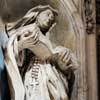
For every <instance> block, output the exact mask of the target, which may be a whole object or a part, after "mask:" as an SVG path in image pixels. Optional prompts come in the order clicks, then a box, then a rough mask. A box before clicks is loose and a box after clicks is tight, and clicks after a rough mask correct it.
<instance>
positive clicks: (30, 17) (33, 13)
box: [9, 5, 58, 30]
mask: <svg viewBox="0 0 100 100" xmlns="http://www.w3.org/2000/svg"><path fill="white" fill-rule="evenodd" d="M47 9H50V10H51V11H52V12H53V14H54V15H55V16H57V15H58V11H57V10H55V9H54V8H52V7H51V6H49V5H46V6H42V5H39V6H36V7H34V8H32V9H30V10H29V11H28V12H27V13H26V14H25V16H24V17H23V18H21V19H20V20H19V21H18V22H17V23H16V24H15V25H14V26H13V27H12V28H11V29H9V30H12V29H17V28H19V27H21V26H25V25H28V24H30V23H33V22H34V21H35V20H36V18H37V16H38V15H39V14H40V13H41V12H43V11H45V10H47Z"/></svg>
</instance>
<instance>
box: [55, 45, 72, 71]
mask: <svg viewBox="0 0 100 100" xmlns="http://www.w3.org/2000/svg"><path fill="white" fill-rule="evenodd" d="M56 52H57V54H58V56H57V63H58V65H59V68H60V69H61V70H62V71H66V70H67V69H69V68H70V69H71V68H72V66H73V64H72V59H71V58H72V57H71V52H70V50H69V49H67V48H65V47H61V46H60V47H58V48H56Z"/></svg>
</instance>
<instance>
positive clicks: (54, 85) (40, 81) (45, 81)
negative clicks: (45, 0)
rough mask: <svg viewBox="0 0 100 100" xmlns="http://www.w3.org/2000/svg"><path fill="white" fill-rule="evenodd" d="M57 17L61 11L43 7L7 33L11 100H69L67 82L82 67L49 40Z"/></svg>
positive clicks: (33, 11) (7, 59) (31, 12)
mask: <svg viewBox="0 0 100 100" xmlns="http://www.w3.org/2000/svg"><path fill="white" fill-rule="evenodd" d="M56 16H59V11H57V10H56V9H54V8H52V7H51V6H49V5H44V6H41V5H40V6H37V7H34V8H32V9H30V10H29V11H28V12H27V13H26V15H25V16H24V17H23V18H22V19H20V20H19V21H18V22H17V23H16V24H15V25H14V26H13V27H11V28H10V29H9V30H8V34H9V37H10V38H9V41H8V45H7V50H6V53H5V55H6V58H5V63H6V66H7V71H8V75H9V81H10V82H9V83H11V84H10V91H11V93H12V96H11V100H69V94H70V92H69V90H70V88H69V82H68V79H70V78H71V77H70V76H71V75H70V73H74V71H75V70H76V69H77V67H78V66H79V65H78V62H77V59H76V57H75V55H74V54H73V53H72V51H71V50H70V49H68V48H66V47H64V46H61V45H60V46H56V47H55V48H54V47H53V46H52V41H50V39H49V38H48V36H49V35H48V34H50V31H51V30H52V29H53V28H55V26H56V24H57V23H56V21H55V19H56ZM73 83H74V82H73ZM72 85H73V84H72Z"/></svg>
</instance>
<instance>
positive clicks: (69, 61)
mask: <svg viewBox="0 0 100 100" xmlns="http://www.w3.org/2000/svg"><path fill="white" fill-rule="evenodd" d="M64 62H65V64H66V65H69V64H70V63H71V56H70V55H69V57H68V58H67V59H66V60H65V61H64Z"/></svg>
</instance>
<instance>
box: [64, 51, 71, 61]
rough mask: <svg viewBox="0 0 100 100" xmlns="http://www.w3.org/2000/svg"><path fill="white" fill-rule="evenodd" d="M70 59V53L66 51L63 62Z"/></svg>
mask: <svg viewBox="0 0 100 100" xmlns="http://www.w3.org/2000/svg"><path fill="white" fill-rule="evenodd" d="M69 57H70V52H69V51H66V53H65V55H64V57H63V59H62V60H63V61H64V62H65V61H66V59H68V58H69Z"/></svg>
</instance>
